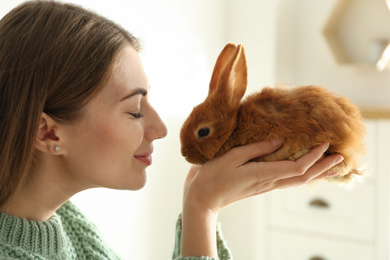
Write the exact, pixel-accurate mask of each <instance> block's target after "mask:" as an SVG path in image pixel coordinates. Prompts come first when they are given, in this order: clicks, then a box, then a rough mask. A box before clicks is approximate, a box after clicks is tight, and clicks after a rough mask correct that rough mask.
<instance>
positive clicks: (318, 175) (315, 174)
mask: <svg viewBox="0 0 390 260" xmlns="http://www.w3.org/2000/svg"><path fill="white" fill-rule="evenodd" d="M342 160H343V157H342V156H341V155H339V154H333V155H330V156H327V157H325V158H324V159H323V160H321V161H319V162H317V163H316V164H314V165H313V166H312V167H311V168H310V169H309V170H308V171H307V172H305V174H303V175H301V176H296V177H292V178H287V179H283V180H279V181H277V182H276V183H275V187H276V188H278V189H284V188H288V187H294V186H300V185H302V184H306V183H309V182H311V181H313V180H319V179H323V178H327V177H329V176H330V173H328V172H327V170H329V169H330V168H332V167H333V166H334V165H336V164H338V163H340V162H341V161H342Z"/></svg>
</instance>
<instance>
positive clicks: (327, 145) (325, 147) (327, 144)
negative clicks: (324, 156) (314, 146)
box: [324, 143, 330, 152]
mask: <svg viewBox="0 0 390 260" xmlns="http://www.w3.org/2000/svg"><path fill="white" fill-rule="evenodd" d="M329 146H330V143H326V145H324V152H326V150H328V148H329Z"/></svg>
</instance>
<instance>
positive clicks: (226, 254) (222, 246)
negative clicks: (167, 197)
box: [172, 215, 233, 260]
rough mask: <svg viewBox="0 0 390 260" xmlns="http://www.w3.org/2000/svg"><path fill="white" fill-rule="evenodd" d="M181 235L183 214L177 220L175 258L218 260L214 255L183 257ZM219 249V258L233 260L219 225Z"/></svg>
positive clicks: (220, 259) (183, 259) (175, 259)
mask: <svg viewBox="0 0 390 260" xmlns="http://www.w3.org/2000/svg"><path fill="white" fill-rule="evenodd" d="M181 235H182V226H181V215H180V216H179V218H178V220H177V222H176V237H175V248H174V250H173V256H172V259H173V260H218V259H215V258H212V257H207V256H202V257H182V256H180V249H181ZM216 243H217V249H218V258H219V260H233V257H232V255H231V253H230V250H229V248H228V247H227V245H226V242H225V240H224V239H223V237H222V232H221V227H220V225H219V224H218V225H217V241H216Z"/></svg>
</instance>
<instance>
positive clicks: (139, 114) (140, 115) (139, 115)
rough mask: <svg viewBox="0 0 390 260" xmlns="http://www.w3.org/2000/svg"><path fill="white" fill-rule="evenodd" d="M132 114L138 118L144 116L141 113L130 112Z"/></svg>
mask: <svg viewBox="0 0 390 260" xmlns="http://www.w3.org/2000/svg"><path fill="white" fill-rule="evenodd" d="M129 114H130V115H131V116H133V117H134V118H136V119H138V118H143V117H144V115H143V114H141V113H129Z"/></svg>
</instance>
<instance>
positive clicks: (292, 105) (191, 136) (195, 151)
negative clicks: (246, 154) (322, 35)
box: [180, 43, 365, 183]
mask: <svg viewBox="0 0 390 260" xmlns="http://www.w3.org/2000/svg"><path fill="white" fill-rule="evenodd" d="M246 86H247V64H246V57H245V51H244V48H243V46H242V45H238V46H236V45H235V44H232V43H229V44H227V45H226V46H225V48H224V49H223V50H222V52H221V54H220V55H219V56H218V59H217V61H216V64H215V67H214V70H213V74H212V77H211V81H210V86H209V94H208V96H207V98H206V99H205V101H204V102H203V103H201V104H199V105H198V106H196V107H195V108H194V109H193V111H192V112H191V114H190V115H189V117H188V118H187V120H186V121H185V122H184V124H183V126H182V129H181V132H180V140H181V153H182V155H183V156H184V157H185V159H186V160H187V161H188V162H190V163H193V164H198V165H202V164H204V163H205V162H207V161H208V160H210V159H212V158H214V157H217V156H220V155H222V154H224V153H226V152H227V151H229V150H230V149H231V148H233V147H236V146H241V145H245V144H248V143H253V142H259V141H267V140H270V139H273V138H277V137H283V138H285V142H284V144H283V145H282V147H280V148H279V149H278V150H277V151H275V152H274V153H272V154H269V155H266V156H264V157H260V158H257V159H254V161H278V160H296V159H298V158H299V157H301V156H302V155H304V154H306V153H308V152H309V151H310V150H311V149H312V148H313V147H315V146H316V145H319V144H322V143H326V142H329V143H330V146H329V148H328V150H327V151H326V153H325V155H329V154H334V153H338V154H341V155H342V156H343V157H344V160H343V161H342V162H341V163H340V164H338V165H336V166H334V167H333V168H331V169H330V170H328V171H329V172H338V175H337V176H335V177H332V178H329V180H333V181H336V182H341V183H348V182H350V181H351V180H352V179H354V177H356V176H361V175H363V173H364V171H363V170H361V165H360V161H361V157H362V156H363V155H364V153H365V144H364V134H365V127H364V124H363V119H362V116H361V114H360V111H359V109H358V108H357V106H355V105H354V104H353V103H352V102H351V101H349V100H348V99H347V98H345V97H341V96H338V95H335V94H333V93H331V92H329V91H328V90H327V89H325V88H324V87H320V86H304V87H287V86H279V87H274V88H271V87H265V88H263V89H262V90H261V91H260V92H257V93H254V94H251V95H249V96H248V97H246V98H245V99H244V100H243V101H241V99H242V98H243V96H244V94H245V91H246Z"/></svg>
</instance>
